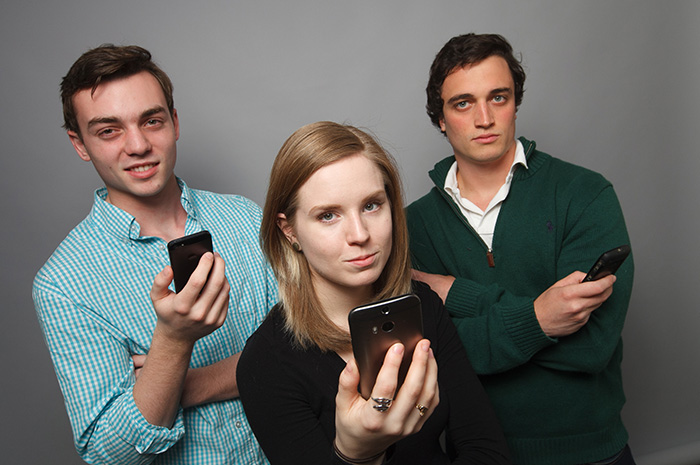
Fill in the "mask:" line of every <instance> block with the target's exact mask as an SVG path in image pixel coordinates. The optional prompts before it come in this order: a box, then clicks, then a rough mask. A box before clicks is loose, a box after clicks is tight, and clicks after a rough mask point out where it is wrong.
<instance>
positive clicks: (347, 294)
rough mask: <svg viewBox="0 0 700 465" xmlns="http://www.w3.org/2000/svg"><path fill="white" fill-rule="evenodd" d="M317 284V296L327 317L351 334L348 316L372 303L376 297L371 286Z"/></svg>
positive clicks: (315, 286)
mask: <svg viewBox="0 0 700 465" xmlns="http://www.w3.org/2000/svg"><path fill="white" fill-rule="evenodd" d="M316 284H317V283H315V285H314V288H315V289H316V296H317V297H318V300H319V302H320V304H321V307H322V308H323V311H324V312H325V314H326V316H327V317H328V318H329V319H330V320H331V321H332V322H333V323H335V325H336V326H338V327H339V328H341V329H342V330H344V331H346V332H348V333H349V332H350V328H349V327H348V314H349V313H350V311H351V310H352V309H353V308H355V307H358V306H360V305H363V304H366V303H368V302H371V301H372V299H373V297H374V290H373V289H372V286H371V285H368V286H363V287H361V288H356V287H352V288H350V287H348V288H339V287H335V286H328V285H326V286H324V285H316Z"/></svg>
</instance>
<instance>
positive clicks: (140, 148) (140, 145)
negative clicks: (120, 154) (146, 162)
mask: <svg viewBox="0 0 700 465" xmlns="http://www.w3.org/2000/svg"><path fill="white" fill-rule="evenodd" d="M124 150H125V151H126V152H127V153H128V154H129V155H145V154H147V153H148V152H150V151H151V142H150V141H149V140H148V137H147V136H146V134H144V133H143V132H142V131H141V130H140V129H132V130H130V131H127V133H126V141H125V146H124Z"/></svg>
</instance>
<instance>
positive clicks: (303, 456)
mask: <svg viewBox="0 0 700 465" xmlns="http://www.w3.org/2000/svg"><path fill="white" fill-rule="evenodd" d="M414 292H415V293H416V294H417V295H418V297H419V298H420V299H421V304H422V309H423V331H424V336H425V338H426V339H429V340H430V342H431V347H432V349H433V353H434V354H435V358H436V360H437V364H438V384H439V388H440V404H439V405H438V407H437V408H436V409H435V411H434V412H433V414H432V415H431V417H430V418H429V419H428V420H427V421H426V422H425V424H424V425H423V428H422V429H421V430H420V431H419V432H418V433H415V434H414V435H411V436H409V437H407V438H404V439H402V440H400V441H398V442H397V443H396V444H395V446H394V447H392V448H390V453H389V454H387V459H388V460H387V463H388V464H401V465H410V464H417V465H418V464H420V465H438V464H447V463H453V464H508V463H510V459H509V453H508V451H507V446H506V442H505V439H504V436H503V433H502V431H501V428H500V425H499V424H498V421H497V420H496V416H495V414H494V412H493V409H492V407H491V404H490V402H489V400H488V398H487V397H486V394H485V392H484V390H483V388H482V387H481V384H480V382H479V380H478V378H477V376H476V374H475V373H474V370H473V369H472V367H471V364H470V363H469V360H468V358H467V354H466V352H465V350H464V347H463V345H462V343H461V342H460V339H459V337H458V335H457V332H456V330H455V327H454V325H453V324H452V321H451V320H450V318H449V316H448V314H447V312H446V311H445V310H444V307H443V305H442V302H441V301H440V298H439V297H438V296H437V295H436V294H435V293H434V292H433V291H431V290H430V289H429V288H428V287H427V286H426V285H424V284H423V283H416V282H414ZM344 368H345V361H344V360H343V359H342V358H341V357H340V356H339V355H338V354H336V353H335V352H325V353H324V352H321V350H319V349H318V348H317V347H313V348H310V349H307V350H302V349H299V348H298V347H296V346H295V345H294V344H293V341H292V337H291V336H290V335H289V334H288V333H287V332H286V331H285V329H284V317H283V315H282V309H281V308H280V306H279V305H278V306H276V307H275V308H273V309H272V310H271V311H270V314H269V315H268V317H267V318H266V319H265V321H264V322H263V323H262V325H261V326H260V327H259V328H258V330H257V331H256V332H255V333H254V334H253V335H252V336H251V337H250V339H249V340H248V342H247V344H246V346H245V349H244V350H243V353H242V354H241V358H240V360H239V362H238V369H237V377H238V388H239V391H240V395H241V400H242V401H243V408H244V409H245V413H246V416H247V417H248V421H249V422H250V426H251V428H252V429H253V432H254V433H255V436H256V437H257V439H258V441H259V442H260V445H261V447H262V449H263V451H264V452H265V454H266V455H267V457H268V459H269V460H270V462H271V464H273V465H275V464H284V465H293V464H299V465H309V464H343V463H344V462H342V461H341V460H340V459H339V458H338V457H337V456H336V455H335V454H334V452H333V439H334V438H335V396H336V394H337V391H338V377H339V376H340V373H341V372H342V370H343V369H344ZM416 414H417V413H416ZM443 430H446V431H447V441H448V443H449V444H450V446H451V447H448V449H449V450H450V451H452V450H454V455H455V456H454V457H453V458H452V460H450V458H448V456H447V455H446V454H445V453H444V452H443V450H442V448H441V446H440V443H439V437H440V434H441V433H442V431H443ZM451 454H452V452H451Z"/></svg>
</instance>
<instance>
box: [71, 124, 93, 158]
mask: <svg viewBox="0 0 700 465" xmlns="http://www.w3.org/2000/svg"><path fill="white" fill-rule="evenodd" d="M67 133H68V138H69V139H70V143H71V144H73V148H74V149H75V151H76V152H78V156H79V157H80V158H82V159H83V160H85V161H90V154H89V153H88V151H87V149H86V148H85V144H84V143H83V140H82V139H81V138H80V136H79V135H78V133H77V132H75V131H67Z"/></svg>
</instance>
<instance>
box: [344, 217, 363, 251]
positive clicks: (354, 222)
mask: <svg viewBox="0 0 700 465" xmlns="http://www.w3.org/2000/svg"><path fill="white" fill-rule="evenodd" d="M345 228H346V234H347V241H348V244H363V243H365V242H367V240H368V239H369V229H368V228H367V224H366V223H365V219H364V218H363V217H362V215H361V214H357V215H352V216H350V217H347V221H346V224H345Z"/></svg>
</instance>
